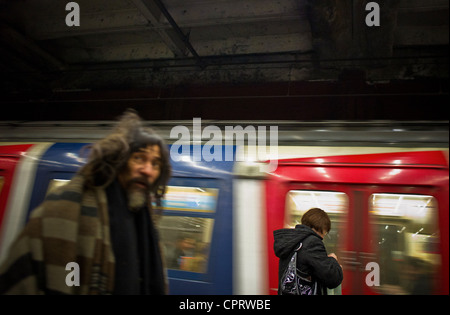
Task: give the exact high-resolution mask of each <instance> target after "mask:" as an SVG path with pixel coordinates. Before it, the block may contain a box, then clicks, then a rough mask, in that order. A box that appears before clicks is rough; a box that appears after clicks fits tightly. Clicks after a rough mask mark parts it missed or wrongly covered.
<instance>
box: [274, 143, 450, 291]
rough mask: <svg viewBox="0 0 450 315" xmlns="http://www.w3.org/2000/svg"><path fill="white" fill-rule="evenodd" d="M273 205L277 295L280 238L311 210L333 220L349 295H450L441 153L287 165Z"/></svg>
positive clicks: (330, 239)
mask: <svg viewBox="0 0 450 315" xmlns="http://www.w3.org/2000/svg"><path fill="white" fill-rule="evenodd" d="M266 203H267V204H266V206H267V216H268V219H267V222H268V224H267V226H268V231H267V232H268V235H269V238H268V244H269V248H268V251H269V253H272V255H269V292H270V293H272V294H273V293H275V292H276V290H277V286H278V260H277V258H276V257H275V256H274V255H273V234H272V233H273V230H275V229H279V228H286V227H293V226H295V224H298V223H299V222H300V220H301V215H302V214H303V213H304V212H305V211H307V210H308V209H310V208H312V207H320V208H322V209H324V210H325V211H327V213H328V214H329V215H330V218H331V221H332V230H331V232H330V234H329V235H327V236H326V237H325V239H324V244H325V246H326V247H327V250H328V252H335V253H336V254H337V255H338V257H339V262H340V263H341V264H342V265H343V270H344V281H343V283H342V293H343V294H435V293H445V292H447V293H448V226H446V224H445V223H443V222H448V164H447V162H446V161H445V158H443V155H442V153H441V152H428V153H426V154H423V153H401V154H394V153H393V154H373V155H360V156H344V157H327V158H310V159H297V160H285V161H280V162H279V166H278V169H277V170H276V172H275V173H274V174H272V176H270V177H269V179H268V181H267V184H266ZM443 220H444V221H443ZM330 293H334V292H330Z"/></svg>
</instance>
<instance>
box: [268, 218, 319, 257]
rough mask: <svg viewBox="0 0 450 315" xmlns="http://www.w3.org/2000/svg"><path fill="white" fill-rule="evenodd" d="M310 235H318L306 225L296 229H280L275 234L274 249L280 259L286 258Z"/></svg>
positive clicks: (298, 226)
mask: <svg viewBox="0 0 450 315" xmlns="http://www.w3.org/2000/svg"><path fill="white" fill-rule="evenodd" d="M310 235H315V236H316V237H319V238H321V237H320V236H319V235H318V234H316V233H315V232H314V231H313V230H312V229H311V228H310V227H308V226H306V225H297V226H295V229H280V230H276V231H274V232H273V237H274V243H273V249H274V251H275V255H276V256H277V257H278V258H285V257H287V256H288V255H290V254H292V252H293V251H294V250H295V249H296V248H297V247H298V245H299V244H300V242H302V241H303V240H304V239H305V238H307V237H308V236H310Z"/></svg>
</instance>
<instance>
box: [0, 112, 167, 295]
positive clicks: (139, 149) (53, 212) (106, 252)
mask: <svg viewBox="0 0 450 315" xmlns="http://www.w3.org/2000/svg"><path fill="white" fill-rule="evenodd" d="M89 149H90V155H89V159H88V161H87V163H86V164H85V165H84V166H83V167H82V168H81V169H80V170H79V171H78V173H77V174H76V175H75V176H74V177H73V179H72V180H71V181H70V182H69V183H68V184H66V185H64V186H62V187H60V188H59V189H57V190H55V191H53V192H52V193H50V194H49V195H48V196H47V198H46V200H45V201H44V202H43V203H42V204H41V205H40V206H38V207H37V208H36V209H35V210H34V211H33V212H32V214H31V216H30V220H29V222H28V223H27V225H26V226H25V228H24V230H23V231H22V233H21V234H20V235H19V237H18V239H17V240H16V241H15V242H14V244H13V245H12V247H11V250H10V252H9V256H8V258H7V259H6V261H5V263H4V264H3V265H2V266H1V267H0V293H3V294H5V293H6V294H165V293H167V278H166V275H165V270H164V266H163V262H162V261H163V260H162V255H161V249H160V248H161V247H160V244H159V239H158V233H157V230H156V229H155V224H154V219H155V216H156V215H155V213H153V211H152V208H151V201H152V200H151V199H152V198H153V199H154V201H155V202H156V203H157V204H160V200H161V198H162V197H163V195H164V193H165V190H166V185H167V182H168V180H169V178H170V175H171V166H170V162H169V152H168V149H167V146H166V145H165V143H164V141H163V140H162V139H161V138H160V137H159V136H158V135H156V134H155V133H154V132H153V131H152V130H151V129H147V128H144V127H143V126H142V121H141V119H140V118H139V116H138V115H137V114H136V113H135V112H134V111H131V110H129V111H127V112H125V114H124V115H123V116H122V117H121V119H120V121H119V123H118V125H117V127H116V128H115V130H114V131H113V132H112V133H111V134H110V135H109V136H107V137H106V138H104V139H102V140H100V141H98V142H97V143H94V144H93V145H91V146H90V147H89ZM73 263H76V264H75V266H78V267H79V268H78V270H77V271H78V272H79V280H80V281H79V283H75V284H74V282H73V281H67V277H69V276H70V275H69V273H70V270H71V269H70V268H69V269H68V268H67V266H74V264H73Z"/></svg>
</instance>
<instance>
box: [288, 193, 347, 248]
mask: <svg viewBox="0 0 450 315" xmlns="http://www.w3.org/2000/svg"><path fill="white" fill-rule="evenodd" d="M311 208H320V209H323V210H324V211H326V213H327V214H328V216H329V217H330V220H331V230H330V233H328V234H327V235H326V236H325V238H324V243H325V246H326V248H327V251H328V252H329V253H332V252H335V253H337V252H338V250H339V245H340V244H339V241H340V233H342V231H343V228H344V224H345V220H346V218H347V209H348V197H347V195H346V194H345V193H342V192H334V191H312V190H291V191H290V192H289V193H288V194H287V197H286V212H285V213H286V217H285V227H287V228H294V227H295V226H296V225H297V224H301V218H302V216H303V214H304V213H305V212H306V211H308V210H309V209H311Z"/></svg>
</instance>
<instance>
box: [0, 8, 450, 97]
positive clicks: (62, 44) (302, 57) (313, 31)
mask: <svg viewBox="0 0 450 315" xmlns="http://www.w3.org/2000/svg"><path fill="white" fill-rule="evenodd" d="M69 2H70V1H67V0H0V73H1V74H0V80H1V81H0V82H1V86H0V91H1V92H2V93H4V95H10V96H11V95H12V97H14V95H22V96H23V95H27V97H29V98H30V99H36V98H38V97H41V98H44V99H48V98H49V97H51V96H54V95H55V93H56V94H57V93H61V92H77V91H98V90H103V91H105V90H107V91H111V90H115V91H117V90H122V91H127V90H135V89H147V88H167V87H171V86H183V85H191V86H192V85H195V86H207V85H211V84H216V85H221V84H224V85H225V84H231V85H239V84H243V85H245V84H267V83H277V82H290V83H291V82H292V83H294V82H321V81H336V80H339V78H340V77H341V76H342V74H343V73H348V71H350V73H352V71H355V70H356V71H357V72H358V73H360V74H359V75H361V76H362V78H363V80H364V81H365V82H375V83H377V82H390V81H392V80H414V79H417V78H419V79H424V78H425V79H438V80H440V79H445V80H447V79H448V41H449V23H448V14H449V12H448V11H449V1H448V0H389V1H388V0H383V1H381V0H379V1H373V2H374V3H376V4H378V5H379V7H380V11H379V13H380V14H379V16H380V26H372V27H369V26H367V25H366V17H367V15H368V14H369V13H371V11H369V10H366V5H367V4H368V3H369V2H370V1H363V0H77V1H74V2H76V3H77V4H78V5H79V8H80V11H79V13H80V14H79V17H80V25H79V26H68V25H67V24H66V17H67V16H68V15H69V14H71V13H73V11H70V10H66V5H67V4H68V3H69ZM361 73H362V74H361ZM49 95H50V96H49ZM447 95H448V91H447Z"/></svg>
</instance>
